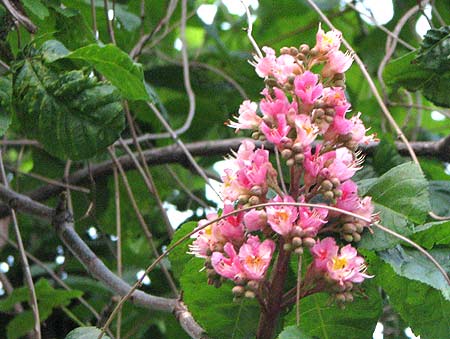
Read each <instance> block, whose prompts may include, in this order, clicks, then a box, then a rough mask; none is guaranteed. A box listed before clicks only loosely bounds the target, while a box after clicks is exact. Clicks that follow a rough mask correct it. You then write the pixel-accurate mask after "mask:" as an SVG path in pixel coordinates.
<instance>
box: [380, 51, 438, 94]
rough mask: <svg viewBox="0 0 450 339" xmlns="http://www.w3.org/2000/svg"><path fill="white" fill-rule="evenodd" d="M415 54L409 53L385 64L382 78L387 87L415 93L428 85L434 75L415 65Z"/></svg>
mask: <svg viewBox="0 0 450 339" xmlns="http://www.w3.org/2000/svg"><path fill="white" fill-rule="evenodd" d="M416 56H417V52H414V51H413V52H410V53H408V54H405V55H403V56H402V57H400V58H398V59H395V60H393V61H391V62H390V63H388V64H387V66H386V68H385V69H384V72H383V78H384V80H385V81H386V84H388V85H399V86H403V87H405V88H406V89H407V90H409V91H412V92H414V91H417V90H419V89H421V88H422V87H423V86H424V84H425V83H426V84H428V83H429V82H430V81H431V80H432V79H433V78H434V73H433V72H430V71H428V70H426V69H424V68H422V67H420V66H419V65H417V64H416V63H415V59H416Z"/></svg>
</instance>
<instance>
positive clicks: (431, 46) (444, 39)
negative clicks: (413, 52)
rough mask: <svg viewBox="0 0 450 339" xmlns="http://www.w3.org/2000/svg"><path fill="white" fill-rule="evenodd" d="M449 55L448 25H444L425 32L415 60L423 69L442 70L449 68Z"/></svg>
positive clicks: (449, 31)
mask: <svg viewBox="0 0 450 339" xmlns="http://www.w3.org/2000/svg"><path fill="white" fill-rule="evenodd" d="M449 56H450V26H444V27H441V28H439V29H437V28H432V29H430V30H429V31H428V32H427V33H426V34H425V37H424V39H423V42H422V46H421V48H420V51H419V53H418V54H417V59H416V60H417V61H418V62H419V64H420V65H421V66H423V67H424V68H425V69H429V70H433V71H435V72H444V71H446V70H450V59H449ZM447 86H448V84H447Z"/></svg>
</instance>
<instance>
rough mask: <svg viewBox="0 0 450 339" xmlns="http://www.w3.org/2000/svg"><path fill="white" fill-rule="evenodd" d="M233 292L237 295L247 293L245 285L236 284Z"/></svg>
mask: <svg viewBox="0 0 450 339" xmlns="http://www.w3.org/2000/svg"><path fill="white" fill-rule="evenodd" d="M231 292H232V293H233V294H234V296H235V297H242V296H244V294H245V288H244V286H234V287H233V289H232V290H231Z"/></svg>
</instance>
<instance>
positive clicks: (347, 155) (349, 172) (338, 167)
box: [321, 147, 362, 182]
mask: <svg viewBox="0 0 450 339" xmlns="http://www.w3.org/2000/svg"><path fill="white" fill-rule="evenodd" d="M334 154H335V158H334V160H333V162H332V163H331V164H329V165H328V166H327V167H326V168H324V169H323V170H322V171H321V174H322V176H324V177H326V178H328V179H333V178H337V179H339V181H341V182H343V181H345V180H348V179H350V178H351V177H352V176H353V175H354V174H355V173H356V171H357V170H359V169H361V167H360V166H359V165H361V162H362V160H361V159H354V155H353V153H352V152H350V151H349V150H348V149H347V148H345V147H341V148H338V149H337V150H336V152H335V153H334Z"/></svg>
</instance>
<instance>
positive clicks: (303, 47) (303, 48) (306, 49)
mask: <svg viewBox="0 0 450 339" xmlns="http://www.w3.org/2000/svg"><path fill="white" fill-rule="evenodd" d="M299 50H300V52H301V53H303V54H308V53H309V46H308V45H307V44H301V45H300V48H299Z"/></svg>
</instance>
